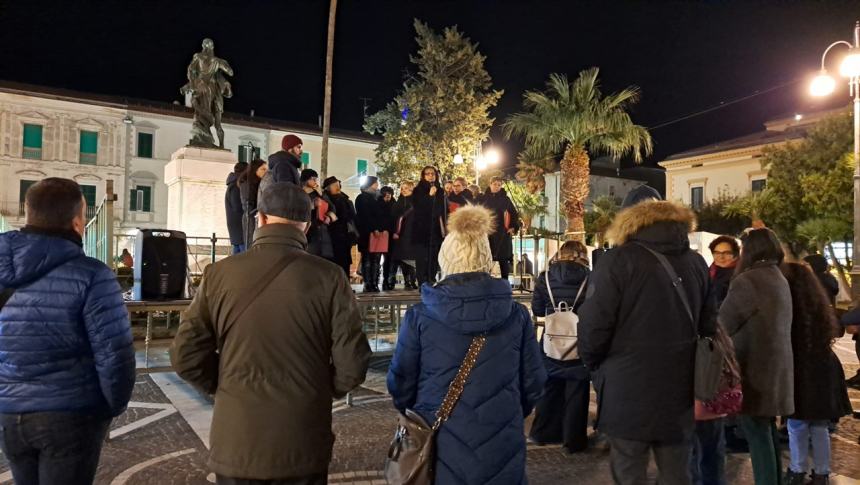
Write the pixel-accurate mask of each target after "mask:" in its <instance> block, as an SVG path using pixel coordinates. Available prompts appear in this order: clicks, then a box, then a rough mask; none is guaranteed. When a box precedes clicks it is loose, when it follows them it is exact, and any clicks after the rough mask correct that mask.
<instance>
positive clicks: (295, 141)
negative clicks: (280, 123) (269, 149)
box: [281, 135, 303, 151]
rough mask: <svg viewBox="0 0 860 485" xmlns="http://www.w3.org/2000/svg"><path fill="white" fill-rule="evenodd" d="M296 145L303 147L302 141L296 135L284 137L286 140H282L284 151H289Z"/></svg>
mask: <svg viewBox="0 0 860 485" xmlns="http://www.w3.org/2000/svg"><path fill="white" fill-rule="evenodd" d="M296 145H303V143H302V139H301V138H299V137H297V136H296V135H284V138H282V139H281V148H283V149H284V151H288V150H289V149H290V148H293V147H294V146H296Z"/></svg>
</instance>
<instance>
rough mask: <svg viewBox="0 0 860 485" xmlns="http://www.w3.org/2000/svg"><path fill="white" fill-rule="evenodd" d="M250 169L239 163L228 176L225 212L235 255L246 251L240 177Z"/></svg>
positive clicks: (246, 165) (245, 164)
mask: <svg viewBox="0 0 860 485" xmlns="http://www.w3.org/2000/svg"><path fill="white" fill-rule="evenodd" d="M247 169H248V164H247V163H245V162H239V163H237V164H236V165H234V166H233V172H232V173H230V175H228V176H227V192H226V193H225V194H224V211H225V212H226V213H227V233H228V234H229V235H230V244H232V245H233V254H239V253H241V252H243V251H245V234H244V232H243V231H242V215H243V214H244V213H245V211H244V210H242V194H240V193H239V184H238V182H239V176H241V175H242V173H244V172H245V170H247Z"/></svg>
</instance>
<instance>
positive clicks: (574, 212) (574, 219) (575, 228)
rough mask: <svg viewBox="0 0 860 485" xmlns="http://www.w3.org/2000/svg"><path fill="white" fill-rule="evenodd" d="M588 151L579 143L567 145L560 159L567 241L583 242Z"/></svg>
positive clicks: (587, 184)
mask: <svg viewBox="0 0 860 485" xmlns="http://www.w3.org/2000/svg"><path fill="white" fill-rule="evenodd" d="M588 164H589V159H588V152H586V151H585V148H584V147H582V146H581V145H569V146H568V147H567V149H566V150H565V151H564V158H562V159H561V199H562V201H563V202H562V204H563V207H564V216H565V218H566V219H567V231H565V233H564V239H565V240H567V241H580V242H583V243H584V242H585V201H586V200H587V199H588V189H589V180H588V179H589V167H588Z"/></svg>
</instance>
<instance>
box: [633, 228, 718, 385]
mask: <svg viewBox="0 0 860 485" xmlns="http://www.w3.org/2000/svg"><path fill="white" fill-rule="evenodd" d="M636 244H638V245H639V246H641V247H643V248H645V249H647V250H648V252H650V253H651V254H653V255H654V257H656V258H657V260H658V261H660V264H661V265H663V269H665V270H666V274H668V275H669V279H670V280H671V281H672V286H674V287H675V292H676V293H677V294H678V296H679V297H680V298H681V303H683V304H684V310H686V312H687V318H689V319H690V323H691V324H692V325H693V335H695V336H696V364H695V374H694V376H695V378H694V391H693V394H694V395H695V397H696V399H698V400H700V401H710V400H711V399H713V398H714V396H716V395H717V392H719V390H720V378H721V377H722V372H723V359H724V358H725V352H724V351H723V349H722V348H720V347H719V346H717V345H715V344H714V340H713V339H712V338H711V337H702V336H701V335H699V328H698V325H696V319H695V318H694V317H693V312H692V311H691V310H690V302H689V301H687V294H686V293H684V289H683V288H682V285H683V283H684V281H683V280H682V279H681V278H680V277H679V276H678V274H677V273H676V272H675V269H674V268H672V265H671V264H669V261H668V260H667V259H666V257H665V256H663V255H662V254H660V253H658V252H657V251H654V250H653V249H651V248H649V247H648V246H645V245H644V244H640V243H636Z"/></svg>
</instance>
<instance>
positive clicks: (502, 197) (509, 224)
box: [478, 177, 520, 280]
mask: <svg viewBox="0 0 860 485" xmlns="http://www.w3.org/2000/svg"><path fill="white" fill-rule="evenodd" d="M502 184H504V179H502V178H501V177H493V180H492V182H490V186H489V187H487V191H486V192H484V195H482V196H481V197H480V199H479V200H478V202H479V203H480V204H481V205H483V206H484V207H486V208H488V209H490V210H491V211H493V214H495V216H496V217H495V225H496V231H495V232H494V233H492V234H490V249H491V250H492V251H493V261H498V262H499V271H500V272H501V273H502V279H503V280H505V279H508V275H509V274H510V273H511V263H512V262H513V260H514V243H513V239H511V236H512V235H513V234H515V233H516V232H517V231H519V230H520V215H519V213H518V212H517V208H516V206H514V203H513V202H511V198H510V197H508V194H507V192H505V188H504V187H502Z"/></svg>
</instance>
